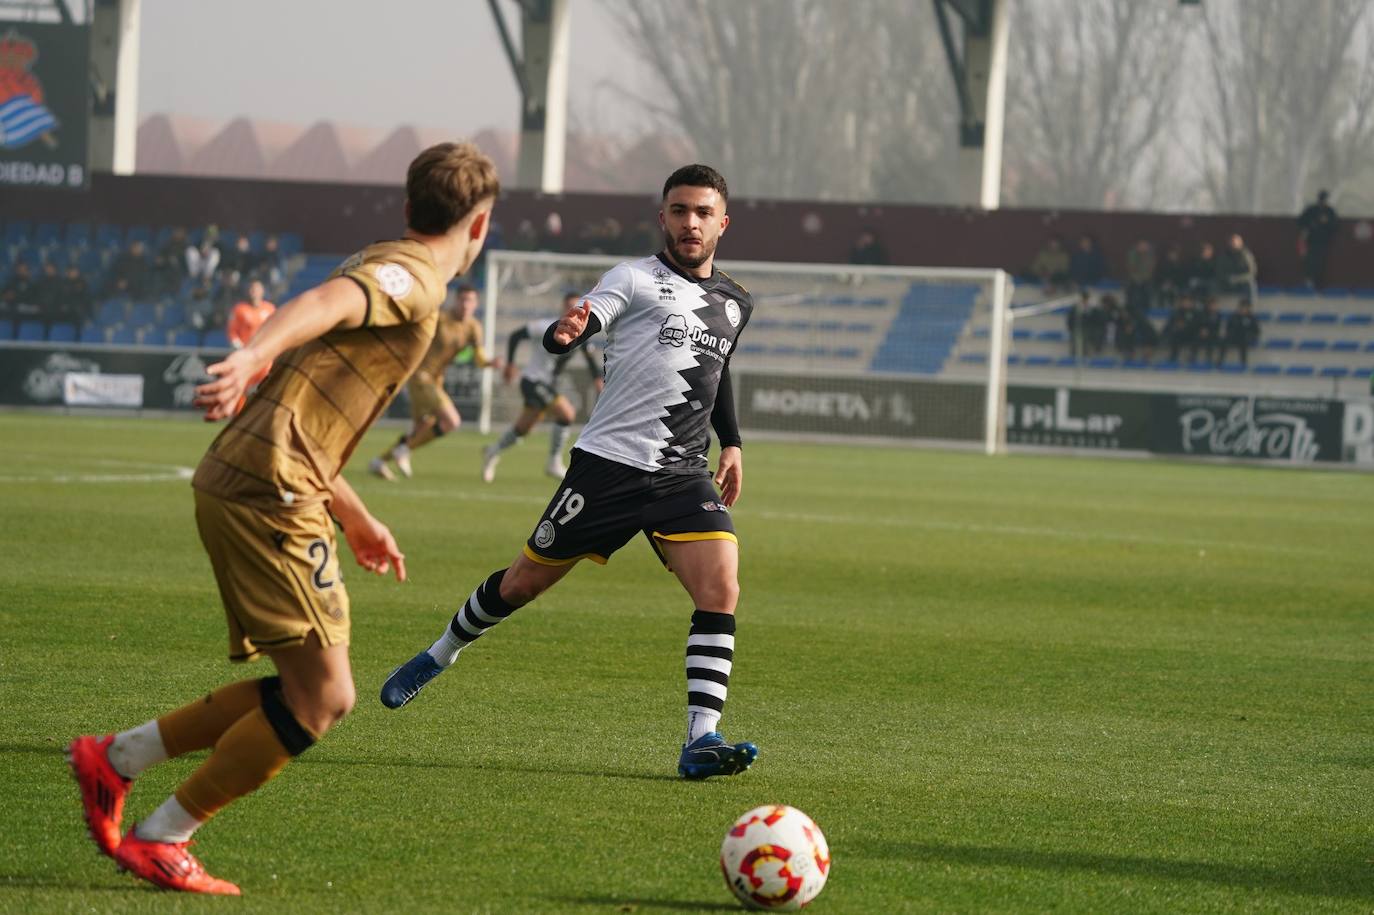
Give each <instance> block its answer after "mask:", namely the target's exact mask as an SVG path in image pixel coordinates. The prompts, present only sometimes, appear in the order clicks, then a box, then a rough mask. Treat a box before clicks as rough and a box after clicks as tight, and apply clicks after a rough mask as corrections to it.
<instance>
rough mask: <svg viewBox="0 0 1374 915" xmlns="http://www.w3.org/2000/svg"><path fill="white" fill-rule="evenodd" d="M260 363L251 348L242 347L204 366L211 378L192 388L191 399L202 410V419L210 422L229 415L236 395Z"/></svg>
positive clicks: (237, 396) (238, 396)
mask: <svg viewBox="0 0 1374 915" xmlns="http://www.w3.org/2000/svg"><path fill="white" fill-rule="evenodd" d="M262 367H263V361H262V359H260V358H259V357H258V355H257V353H256V352H254V350H253V348H252V347H244V348H243V349H239V350H234V351H233V352H232V353H230V354H229V355H228V356H226V357H224V361H223V362H216V363H215V364H214V365H212V366H210V367H209V368H208V369H206V370H205V371H206V372H207V373H208V374H209V375H210V376H211V380H210V381H209V382H207V383H205V384H202V385H200V386H199V387H197V388H196V396H195V400H194V401H193V403H194V404H195V406H196V407H198V408H200V409H201V410H204V411H205V421H206V422H208V423H212V422H216V421H217V420H221V419H227V418H229V417H230V416H233V415H234V412H235V408H236V407H237V405H238V403H239V399H240V398H241V397H243V395H244V393H245V392H246V391H247V390H248V385H249V384H251V383H252V381H253V377H254V376H255V375H256V374H257V373H258V370H259V369H261V368H262Z"/></svg>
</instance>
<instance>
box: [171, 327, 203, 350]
mask: <svg viewBox="0 0 1374 915" xmlns="http://www.w3.org/2000/svg"><path fill="white" fill-rule="evenodd" d="M172 345H173V346H199V345H200V331H198V330H192V329H191V328H189V327H183V328H182V329H181V330H179V331H177V332H176V333H174V334H172Z"/></svg>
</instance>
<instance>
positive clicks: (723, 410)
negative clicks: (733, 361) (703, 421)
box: [711, 363, 744, 448]
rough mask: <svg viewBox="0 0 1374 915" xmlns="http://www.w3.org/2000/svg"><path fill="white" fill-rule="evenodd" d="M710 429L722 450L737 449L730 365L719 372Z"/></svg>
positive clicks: (741, 443)
mask: <svg viewBox="0 0 1374 915" xmlns="http://www.w3.org/2000/svg"><path fill="white" fill-rule="evenodd" d="M711 428H712V429H714V430H716V438H718V439H719V440H720V447H722V448H739V447H742V446H743V445H744V442H742V441H741V440H740V437H739V420H738V419H736V417H735V386H734V384H732V383H731V381H730V365H729V363H726V365H725V367H724V368H722V369H721V370H720V386H719V387H717V388H716V405H715V406H714V407H712V408H711Z"/></svg>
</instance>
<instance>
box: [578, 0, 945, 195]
mask: <svg viewBox="0 0 1374 915" xmlns="http://www.w3.org/2000/svg"><path fill="white" fill-rule="evenodd" d="M604 2H605V3H606V4H607V6H608V7H610V8H611V9H612V10H613V11H614V13H615V14H616V16H617V17H618V19H619V20H620V21H621V22H622V23H623V24H624V27H625V30H626V33H627V35H626V37H627V38H628V42H629V45H630V47H631V48H633V49H634V52H635V53H638V54H639V55H640V56H641V57H642V58H643V60H644V61H645V62H646V63H648V64H649V65H650V66H652V67H653V68H655V69H656V71H657V72H658V73H659V74H660V78H661V82H662V85H661V86H660V87H652V88H647V87H627V88H626V90H625V94H626V96H627V99H628V100H629V102H630V103H631V104H635V105H638V106H640V107H642V109H643V110H644V111H645V112H646V114H647V115H649V116H652V117H653V118H655V119H656V120H657V123H658V124H659V126H660V127H661V128H662V129H673V130H676V131H678V132H680V133H681V134H682V135H684V136H685V137H687V138H688V139H689V141H690V142H691V143H692V144H693V145H694V146H695V148H696V150H697V152H698V154H699V155H700V156H701V158H703V159H705V160H707V161H711V162H714V163H716V164H718V165H719V167H720V168H721V169H722V170H723V171H724V172H725V173H726V174H727V175H728V176H729V177H730V181H731V183H732V184H733V185H735V186H737V187H739V188H740V189H741V190H742V191H743V192H745V193H748V194H749V195H751V196H764V197H801V198H831V199H835V198H841V199H859V200H862V199H871V198H872V197H873V196H874V195H875V194H877V193H882V195H883V196H884V197H885V198H886V199H893V200H911V199H918V198H919V197H920V196H921V195H922V194H923V193H926V192H935V191H938V190H939V189H941V188H943V187H944V186H945V182H944V181H942V180H941V176H940V168H939V164H938V162H931V161H929V151H930V150H933V149H938V148H939V147H940V145H941V144H940V142H939V140H938V139H937V137H938V135H939V132H940V131H941V130H942V129H945V128H944V125H945V124H948V125H950V126H949V127H948V133H949V134H950V135H951V136H952V135H953V126H952V125H953V123H954V121H953V115H952V94H949V95H948V98H947V101H946V107H945V109H944V110H941V111H930V110H927V109H928V108H929V107H933V106H935V105H939V104H941V100H940V97H939V94H938V92H931V91H930V90H929V89H927V88H924V86H925V85H926V84H929V83H931V82H932V80H931V79H930V78H929V77H930V76H931V71H932V67H931V62H932V61H938V57H937V55H938V45H936V44H935V43H934V30H933V29H932V28H929V27H927V28H925V29H924V30H920V20H919V12H916V11H913V9H912V4H911V3H909V2H903V0H874V2H864V3H853V4H838V3H834V2H831V0H750V2H747V3H740V2H733V0H683V2H680V3H677V4H671V5H669V4H661V3H642V2H636V0H604ZM921 6H922V7H923V8H924V10H923V11H924V15H925V16H926V17H927V25H928V24H929V22H928V20H929V17H930V13H929V8H928V6H927V5H925V4H922V5H921ZM941 78H942V79H943V80H944V81H945V82H948V76H947V75H946V74H941Z"/></svg>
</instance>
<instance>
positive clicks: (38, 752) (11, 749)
mask: <svg viewBox="0 0 1374 915" xmlns="http://www.w3.org/2000/svg"><path fill="white" fill-rule="evenodd" d="M65 752H67V744H66V743H65V742H63V741H60V740H54V741H47V740H42V741H39V740H35V741H33V742H32V743H0V753H32V754H33V755H35V756H54V757H57V758H58V759H61V758H62V754H63V753H65Z"/></svg>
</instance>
